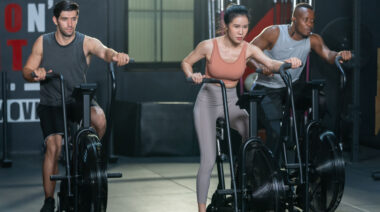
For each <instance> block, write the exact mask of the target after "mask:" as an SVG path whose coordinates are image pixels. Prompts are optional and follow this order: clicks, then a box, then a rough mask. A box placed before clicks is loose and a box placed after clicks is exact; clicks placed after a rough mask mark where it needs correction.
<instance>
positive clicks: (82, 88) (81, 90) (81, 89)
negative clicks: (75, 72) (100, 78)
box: [73, 83, 97, 98]
mask: <svg viewBox="0 0 380 212" xmlns="http://www.w3.org/2000/svg"><path fill="white" fill-rule="evenodd" d="M96 87H97V85H96V83H82V84H80V85H77V86H75V88H74V91H73V97H75V98H81V97H82V95H83V94H88V95H91V96H92V95H93V94H94V93H95V90H96Z"/></svg>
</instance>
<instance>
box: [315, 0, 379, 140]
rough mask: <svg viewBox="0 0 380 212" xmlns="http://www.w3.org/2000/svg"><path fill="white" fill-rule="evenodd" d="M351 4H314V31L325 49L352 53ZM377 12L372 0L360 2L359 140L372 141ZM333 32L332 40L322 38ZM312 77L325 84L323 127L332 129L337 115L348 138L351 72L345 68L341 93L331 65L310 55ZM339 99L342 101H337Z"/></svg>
mask: <svg viewBox="0 0 380 212" xmlns="http://www.w3.org/2000/svg"><path fill="white" fill-rule="evenodd" d="M353 7H354V0H337V1H334V4H333V5H332V2H331V1H328V0H319V1H315V14H316V21H315V29H314V32H315V33H318V34H320V35H321V36H322V37H323V39H324V40H325V43H326V45H327V46H328V47H329V48H330V49H332V50H335V51H340V50H344V49H348V50H352V49H353V44H354V43H353V42H354V39H355V38H354V37H353V26H354V23H353V20H354V19H353V18H354V17H353V14H354V8H353ZM379 10H380V7H379V3H378V1H376V0H368V1H361V10H360V12H361V16H360V19H361V25H360V27H361V33H360V36H361V39H360V43H361V48H360V49H361V55H355V56H356V57H360V61H361V70H360V73H361V74H360V108H359V110H360V140H361V141H363V140H366V139H368V138H370V137H373V135H374V134H375V132H374V119H375V96H376V89H377V88H376V79H377V74H376V72H377V68H376V55H377V52H376V51H377V48H379V47H380V44H379V38H380V30H379V22H378V21H376V13H377V12H378V11H379ZM327 31H330V32H334V33H333V36H326V34H327V33H326V32H327ZM311 64H312V76H313V78H324V79H326V80H327V85H326V88H325V92H326V97H327V104H328V108H329V114H327V117H325V123H327V125H328V126H329V127H330V128H332V129H336V128H337V125H336V119H337V118H338V117H337V114H338V113H339V111H341V110H343V115H344V117H343V118H345V119H347V120H348V121H346V122H344V123H345V124H344V130H345V132H346V134H347V135H348V137H349V136H350V134H351V133H352V129H351V125H350V124H349V122H350V121H349V119H350V118H351V112H352V109H351V104H352V95H353V84H352V83H353V81H354V79H353V76H354V75H353V69H352V68H351V66H349V65H348V66H347V67H345V68H346V72H347V77H348V84H347V87H346V89H345V90H344V91H341V90H340V89H339V79H340V78H339V77H340V75H339V72H338V70H337V69H336V68H335V66H334V65H329V64H327V63H326V62H324V61H322V60H321V59H320V58H319V57H318V56H316V55H315V54H312V57H311ZM342 95H343V100H341V99H339V97H340V96H342Z"/></svg>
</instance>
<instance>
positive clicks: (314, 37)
mask: <svg viewBox="0 0 380 212" xmlns="http://www.w3.org/2000/svg"><path fill="white" fill-rule="evenodd" d="M309 37H310V44H311V45H312V46H315V45H323V39H322V37H321V36H320V35H318V34H314V33H313V34H311V35H310V36H309Z"/></svg>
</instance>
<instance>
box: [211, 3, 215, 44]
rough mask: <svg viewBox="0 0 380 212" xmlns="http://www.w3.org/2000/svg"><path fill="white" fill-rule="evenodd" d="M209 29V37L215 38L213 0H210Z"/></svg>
mask: <svg viewBox="0 0 380 212" xmlns="http://www.w3.org/2000/svg"><path fill="white" fill-rule="evenodd" d="M211 30H212V34H211V35H212V37H211V38H215V0H211Z"/></svg>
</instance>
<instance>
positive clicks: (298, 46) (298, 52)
mask: <svg viewBox="0 0 380 212" xmlns="http://www.w3.org/2000/svg"><path fill="white" fill-rule="evenodd" d="M288 27H289V25H278V28H279V29H280V34H279V36H278V39H277V41H276V43H275V44H274V46H273V48H272V49H271V50H264V53H265V54H266V55H267V56H268V57H270V58H272V59H275V60H280V61H284V60H286V59H289V58H291V57H297V58H299V59H300V60H301V61H302V66H301V67H299V68H296V69H289V70H288V71H289V72H290V74H291V75H292V79H293V80H292V81H293V82H294V81H296V80H298V79H299V77H300V75H301V72H302V70H303V68H304V67H305V64H306V59H307V56H308V54H309V52H310V37H308V38H306V39H302V40H298V41H297V40H294V39H292V38H291V37H290V36H289V32H288ZM257 84H259V85H262V86H265V87H269V88H282V87H285V84H284V82H283V81H282V79H281V76H280V75H278V74H275V75H274V76H265V75H263V74H260V75H259V78H258V79H257Z"/></svg>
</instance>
